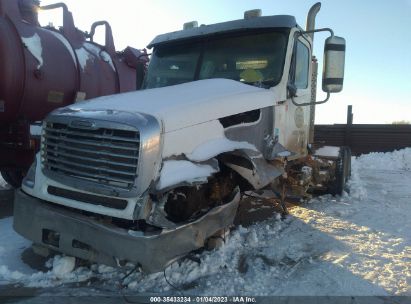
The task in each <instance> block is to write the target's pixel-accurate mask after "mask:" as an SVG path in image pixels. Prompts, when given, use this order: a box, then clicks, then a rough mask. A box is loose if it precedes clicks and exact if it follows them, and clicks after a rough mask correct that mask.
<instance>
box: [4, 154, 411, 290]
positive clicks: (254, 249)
mask: <svg viewBox="0 0 411 304" xmlns="http://www.w3.org/2000/svg"><path fill="white" fill-rule="evenodd" d="M352 165H353V168H352V178H351V181H350V183H349V190H350V193H349V194H347V193H346V194H344V195H343V196H342V197H332V196H322V197H319V198H316V199H313V200H311V201H310V202H308V203H305V204H303V205H302V206H299V207H295V208H293V209H292V210H291V216H290V217H288V218H287V219H286V220H284V221H282V220H281V219H280V217H275V218H272V219H269V220H266V221H264V222H261V223H258V224H256V225H253V226H251V227H248V228H244V227H238V228H236V229H235V230H234V231H233V232H232V233H231V234H230V237H229V239H228V240H227V242H226V244H224V245H223V246H222V247H221V248H220V249H218V250H215V251H211V252H202V253H198V254H196V257H197V258H199V260H200V261H201V263H200V264H198V263H197V262H195V261H193V260H188V259H185V260H184V261H182V262H176V263H174V264H172V265H171V266H170V267H169V268H168V269H167V270H166V276H167V279H168V281H169V282H171V283H172V284H173V285H174V286H176V287H177V288H178V289H179V291H176V290H174V288H173V287H171V286H170V285H169V284H168V283H167V282H166V280H165V279H164V274H163V273H157V274H152V275H145V274H141V273H138V272H136V273H133V274H131V275H130V276H128V277H127V278H126V279H125V280H123V281H122V280H121V279H122V278H123V277H124V275H125V273H126V270H117V269H113V268H111V267H107V266H104V265H92V266H91V267H78V268H76V269H74V270H73V271H71V270H72V268H73V266H74V265H73V260H72V259H70V258H67V257H61V256H56V257H55V258H54V259H51V260H49V261H48V262H47V266H48V267H49V268H50V271H48V272H37V271H34V270H32V269H28V267H27V266H25V265H24V264H22V262H21V261H20V260H19V255H20V254H21V252H22V251H23V250H24V248H26V247H27V246H28V243H27V242H26V241H25V240H23V239H22V238H20V237H19V236H17V235H16V234H15V233H14V232H13V231H12V228H11V219H10V218H9V219H4V220H0V231H1V233H0V244H1V245H0V248H1V249H0V284H10V283H19V284H21V285H24V286H31V287H52V286H54V287H56V286H60V288H58V289H53V293H56V292H57V293H60V294H73V293H74V294H81V293H82V292H83V293H86V294H88V295H90V294H91V293H96V294H99V293H107V292H108V293H117V292H118V288H119V285H120V282H122V283H123V286H124V287H125V289H123V291H124V292H125V293H127V294H137V293H164V294H167V293H169V294H174V295H176V294H178V293H179V292H182V293H183V294H184V295H194V294H195V295H252V296H256V295H350V296H354V295H411V288H410V286H411V274H410V265H411V235H410V233H409V232H410V231H411V221H410V220H409V218H410V216H411V187H410V185H411V148H408V149H405V150H401V151H396V152H393V153H385V154H383V153H372V154H369V155H364V156H361V157H359V158H357V159H353V163H352ZM5 244H8V246H6V245H5ZM129 269H130V268H129ZM71 282H85V283H83V285H82V286H85V287H84V288H85V289H84V288H83V289H78V288H77V289H75V291H73V290H74V289H72V287H70V284H69V285H67V283H71ZM0 289H1V286H0ZM48 292H50V290H48Z"/></svg>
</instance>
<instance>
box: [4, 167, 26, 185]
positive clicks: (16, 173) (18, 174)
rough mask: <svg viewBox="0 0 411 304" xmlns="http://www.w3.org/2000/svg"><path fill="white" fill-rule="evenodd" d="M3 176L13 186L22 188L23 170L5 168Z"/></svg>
mask: <svg viewBox="0 0 411 304" xmlns="http://www.w3.org/2000/svg"><path fill="white" fill-rule="evenodd" d="M1 176H3V179H4V180H5V181H6V182H7V183H8V184H9V185H10V186H12V187H13V188H20V187H21V183H22V182H23V178H24V175H23V171H21V170H3V171H1Z"/></svg>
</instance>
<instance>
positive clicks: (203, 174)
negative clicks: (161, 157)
mask: <svg viewBox="0 0 411 304" xmlns="http://www.w3.org/2000/svg"><path fill="white" fill-rule="evenodd" d="M216 172H218V170H217V169H216V168H214V167H213V166H211V165H208V164H194V163H192V162H190V161H186V160H168V161H165V162H164V163H163V168H162V169H161V175H160V180H159V182H158V184H157V189H158V190H161V189H165V188H167V187H170V186H173V185H177V184H179V183H182V182H188V183H194V182H204V181H207V177H209V176H211V175H212V174H213V173H216Z"/></svg>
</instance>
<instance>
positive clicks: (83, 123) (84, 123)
mask: <svg viewBox="0 0 411 304" xmlns="http://www.w3.org/2000/svg"><path fill="white" fill-rule="evenodd" d="M70 125H71V126H72V127H77V128H93V127H95V125H96V124H95V123H94V122H92V121H89V120H73V121H72V122H71V123H70Z"/></svg>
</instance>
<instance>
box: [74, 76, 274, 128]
mask: <svg viewBox="0 0 411 304" xmlns="http://www.w3.org/2000/svg"><path fill="white" fill-rule="evenodd" d="M274 96H275V94H274V92H273V91H272V90H267V89H261V88H257V87H254V86H251V85H246V84H242V83H240V82H237V81H234V80H228V79H207V80H199V81H194V82H189V83H184V84H180V85H175V86H169V87H164V88H156V89H147V90H142V91H135V92H129V93H123V94H117V95H111V96H105V97H99V98H95V99H90V100H88V101H84V102H80V103H76V104H73V105H71V106H68V107H67V108H68V109H70V110H73V111H82V110H84V111H91V110H97V111H98V110H114V111H125V112H131V113H145V114H149V115H153V116H154V117H156V118H157V119H159V120H161V121H162V123H163V128H164V132H172V131H175V130H178V129H182V128H185V127H189V126H192V125H197V124H200V123H204V122H207V121H211V120H215V119H219V118H222V117H226V116H230V115H234V114H238V113H241V112H246V111H251V110H253V109H259V108H264V107H268V106H272V105H274V103H275V97H274Z"/></svg>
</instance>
